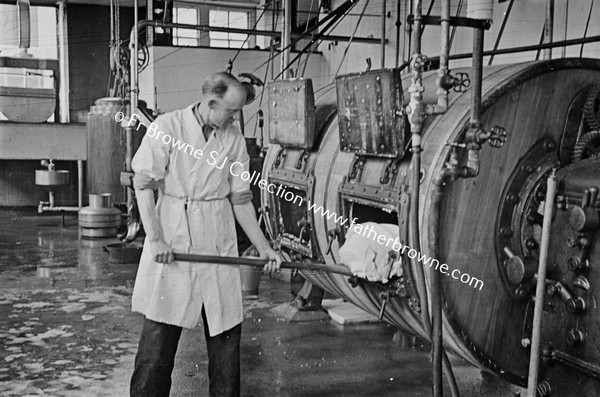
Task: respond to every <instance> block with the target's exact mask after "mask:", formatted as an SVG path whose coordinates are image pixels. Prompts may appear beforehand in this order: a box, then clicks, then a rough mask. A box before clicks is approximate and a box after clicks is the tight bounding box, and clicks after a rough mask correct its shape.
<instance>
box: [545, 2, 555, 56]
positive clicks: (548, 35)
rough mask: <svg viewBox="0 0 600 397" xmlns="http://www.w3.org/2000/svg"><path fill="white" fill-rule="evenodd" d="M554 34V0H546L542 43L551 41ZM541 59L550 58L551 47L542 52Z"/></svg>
mask: <svg viewBox="0 0 600 397" xmlns="http://www.w3.org/2000/svg"><path fill="white" fill-rule="evenodd" d="M553 36H554V0H546V18H545V20H544V44H548V43H552V39H553ZM542 59H544V60H550V59H552V49H550V48H547V49H545V50H544V51H543V52H542Z"/></svg>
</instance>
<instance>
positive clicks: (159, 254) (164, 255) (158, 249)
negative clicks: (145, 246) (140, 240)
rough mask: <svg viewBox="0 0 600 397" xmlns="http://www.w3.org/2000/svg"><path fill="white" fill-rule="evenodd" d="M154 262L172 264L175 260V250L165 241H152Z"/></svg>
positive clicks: (151, 247)
mask: <svg viewBox="0 0 600 397" xmlns="http://www.w3.org/2000/svg"><path fill="white" fill-rule="evenodd" d="M150 249H151V250H152V255H153V257H154V260H155V261H156V262H158V263H171V262H173V260H174V259H175V255H174V254H173V249H172V248H171V247H169V245H168V244H167V243H165V241H164V240H163V239H159V240H154V241H150Z"/></svg>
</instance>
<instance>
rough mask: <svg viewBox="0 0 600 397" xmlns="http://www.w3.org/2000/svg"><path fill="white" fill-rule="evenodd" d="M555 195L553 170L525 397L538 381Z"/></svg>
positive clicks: (531, 396) (531, 394)
mask: <svg viewBox="0 0 600 397" xmlns="http://www.w3.org/2000/svg"><path fill="white" fill-rule="evenodd" d="M555 194H556V171H555V170H553V171H552V174H551V175H550V177H548V184H547V187H546V199H545V204H544V220H543V222H542V241H541V243H540V260H539V264H538V272H537V284H536V287H535V307H534V310H533V330H532V335H531V354H530V356H529V379H528V382H527V397H536V395H537V394H536V393H537V390H536V389H537V381H538V369H539V367H538V365H539V359H540V339H541V332H542V311H543V305H544V294H545V291H544V290H545V286H546V267H547V260H548V247H549V245H550V224H551V223H552V212H553V210H554V196H555Z"/></svg>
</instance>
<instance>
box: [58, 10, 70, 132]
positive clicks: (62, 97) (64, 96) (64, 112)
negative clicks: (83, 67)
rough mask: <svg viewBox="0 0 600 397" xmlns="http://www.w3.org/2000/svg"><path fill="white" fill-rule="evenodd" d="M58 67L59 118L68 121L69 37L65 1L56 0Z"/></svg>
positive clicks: (62, 121)
mask: <svg viewBox="0 0 600 397" xmlns="http://www.w3.org/2000/svg"><path fill="white" fill-rule="evenodd" d="M57 25H58V26H57V30H58V68H59V73H60V86H59V89H58V103H59V118H60V122H61V123H68V122H69V121H70V115H69V108H70V105H69V47H68V45H69V39H68V31H67V2H66V0H61V1H59V2H58V24H57Z"/></svg>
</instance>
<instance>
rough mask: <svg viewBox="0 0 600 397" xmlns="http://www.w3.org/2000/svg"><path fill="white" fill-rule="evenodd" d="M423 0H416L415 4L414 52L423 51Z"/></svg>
mask: <svg viewBox="0 0 600 397" xmlns="http://www.w3.org/2000/svg"><path fill="white" fill-rule="evenodd" d="M422 12H423V0H414V4H413V15H414V22H413V34H412V36H411V37H412V51H411V52H412V54H413V55H414V54H420V53H421V32H422V30H423V27H422V26H421V21H422V20H423V14H422Z"/></svg>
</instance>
